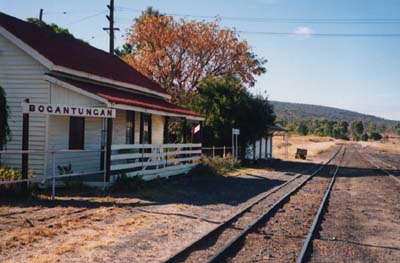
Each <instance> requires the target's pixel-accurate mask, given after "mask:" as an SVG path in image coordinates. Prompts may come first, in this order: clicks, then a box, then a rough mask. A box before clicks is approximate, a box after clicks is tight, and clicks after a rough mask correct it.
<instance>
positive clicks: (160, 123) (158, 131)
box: [151, 115, 164, 144]
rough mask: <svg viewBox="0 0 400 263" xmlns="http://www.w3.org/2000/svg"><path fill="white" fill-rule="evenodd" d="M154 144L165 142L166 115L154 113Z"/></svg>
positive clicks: (152, 141)
mask: <svg viewBox="0 0 400 263" xmlns="http://www.w3.org/2000/svg"><path fill="white" fill-rule="evenodd" d="M151 119H152V134H151V143H152V144H163V142H164V117H163V116H160V115H152V118H151Z"/></svg>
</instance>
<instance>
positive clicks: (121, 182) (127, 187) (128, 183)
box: [110, 174, 146, 193]
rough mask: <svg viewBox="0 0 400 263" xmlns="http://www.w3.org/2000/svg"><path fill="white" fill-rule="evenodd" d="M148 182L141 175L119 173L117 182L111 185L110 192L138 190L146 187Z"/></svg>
mask: <svg viewBox="0 0 400 263" xmlns="http://www.w3.org/2000/svg"><path fill="white" fill-rule="evenodd" d="M145 184H146V182H145V181H144V180H143V178H142V177H141V176H127V175H126V174H122V175H119V176H118V177H117V179H116V180H115V182H114V183H113V184H112V186H111V187H110V192H112V193H118V192H131V191H138V190H141V189H143V188H144V186H145Z"/></svg>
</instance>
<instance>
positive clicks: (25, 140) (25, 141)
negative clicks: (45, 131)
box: [21, 99, 29, 189]
mask: <svg viewBox="0 0 400 263" xmlns="http://www.w3.org/2000/svg"><path fill="white" fill-rule="evenodd" d="M24 102H25V103H29V99H25V100H24ZM22 150H23V151H28V150H29V113H23V115H22ZM28 158H29V156H28V153H23V154H22V164H21V174H22V179H23V180H27V179H28ZM22 185H23V188H25V189H27V188H28V182H26V184H24V183H23V184H22Z"/></svg>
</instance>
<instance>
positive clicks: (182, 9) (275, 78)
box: [0, 0, 400, 120]
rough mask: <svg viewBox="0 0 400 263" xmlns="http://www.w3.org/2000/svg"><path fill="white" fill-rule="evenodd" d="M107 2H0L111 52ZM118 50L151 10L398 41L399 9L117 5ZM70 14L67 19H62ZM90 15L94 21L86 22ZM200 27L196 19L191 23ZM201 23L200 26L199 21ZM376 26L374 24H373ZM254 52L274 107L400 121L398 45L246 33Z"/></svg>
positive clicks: (354, 0)
mask: <svg viewBox="0 0 400 263" xmlns="http://www.w3.org/2000/svg"><path fill="white" fill-rule="evenodd" d="M107 4H108V0H85V1H83V0H69V1H50V0H35V1H23V0H13V1H9V0H0V10H1V11H2V12H5V13H7V14H10V15H13V16H16V17H19V18H21V19H26V18H27V17H37V16H38V14H39V9H40V8H44V10H45V14H44V20H45V21H46V22H54V23H57V24H59V25H60V26H63V27H67V28H68V29H69V30H70V31H71V32H72V33H73V34H74V35H75V36H76V37H78V38H82V39H84V40H86V41H88V42H90V43H91V44H92V45H93V46H95V47H98V48H102V49H104V50H107V49H108V35H107V33H106V32H104V31H102V30H101V28H102V27H105V26H107V20H106V18H105V13H101V12H102V11H104V12H105V11H106V5H107ZM115 5H116V14H115V20H116V26H118V27H120V28H121V32H120V33H118V34H117V35H116V36H117V39H116V43H117V45H119V46H120V45H121V44H122V43H123V42H124V37H123V36H122V35H123V34H124V32H125V30H126V28H127V27H128V26H129V25H130V24H131V22H130V21H131V19H132V18H134V17H136V16H137V15H138V14H139V12H138V10H144V9H145V8H146V7H147V6H153V7H155V8H156V9H159V10H160V11H161V12H164V13H169V14H188V15H195V16H216V15H219V16H221V17H222V20H221V24H222V25H223V26H226V27H235V28H236V29H237V30H240V31H253V32H254V31H262V32H294V31H296V30H298V31H301V32H304V33H307V32H313V33H317V34H319V33H322V34H324V33H344V34H391V33H395V34H400V1H396V0H392V1H391V0H385V1H366V0H329V1H328V0H325V1H321V0H304V1H298V0H264V1H263V0H247V1H222V0H212V1H210V0H202V1H195V0H192V1H189V0H169V1H157V0H146V1H132V0H131V1H130V0H115ZM63 11H67V14H62V13H61V12H63ZM91 15H93V16H92V17H89V16H91ZM224 17H246V18H249V17H250V18H278V19H304V18H305V19H398V20H397V23H380V24H377V23H368V24H365V23H363V24H359V23H351V24H340V23H339V24H338V23H334V24H332V23H330V24H326V23H325V24H321V23H312V21H309V20H308V21H293V20H292V21H290V23H283V22H282V21H272V20H265V19H264V20H263V21H262V22H254V21H248V20H243V19H240V20H229V19H224ZM191 19H195V18H191ZM196 19H201V18H196ZM341 21H343V20H341ZM368 21H371V20H368ZM241 37H242V38H243V39H246V40H247V41H248V42H249V43H250V45H251V46H252V48H253V50H254V51H255V52H256V53H257V54H258V55H259V56H262V57H264V58H266V59H268V60H269V62H268V63H267V65H266V66H267V69H268V72H267V74H265V75H263V76H261V77H259V78H258V82H257V84H256V87H255V88H252V89H253V92H255V93H264V92H265V91H266V92H267V94H268V96H269V98H270V99H271V100H281V101H289V102H300V103H311V104H319V105H326V106H333V107H339V108H344V109H349V110H354V111H358V112H363V113H369V114H373V115H377V116H381V117H385V118H390V119H397V120H400V72H399V69H400V37H379V38H378V37H375V38H366V37H363V38H362V37H358V38H356V37H318V36H271V35H262V34H249V33H241Z"/></svg>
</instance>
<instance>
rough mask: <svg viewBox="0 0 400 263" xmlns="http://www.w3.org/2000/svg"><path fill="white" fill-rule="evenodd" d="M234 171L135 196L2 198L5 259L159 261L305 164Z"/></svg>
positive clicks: (149, 188) (161, 184)
mask: <svg viewBox="0 0 400 263" xmlns="http://www.w3.org/2000/svg"><path fill="white" fill-rule="evenodd" d="M273 167H274V168H273V169H271V168H268V169H265V168H248V169H242V170H240V171H239V172H237V173H232V174H230V175H229V176H178V177H175V178H171V179H168V180H158V181H153V182H147V183H144V185H143V187H142V188H141V189H140V190H138V191H135V192H134V193H119V194H109V195H107V196H101V193H99V192H86V193H82V192H78V193H73V192H70V191H66V192H63V191H58V192H57V198H56V200H55V201H51V200H49V197H48V194H47V193H44V194H42V195H39V196H38V197H37V198H35V199H32V200H29V201H15V200H13V201H7V200H1V201H0V262H160V261H162V260H164V259H166V258H168V257H169V256H171V255H172V254H174V253H176V252H177V251H178V250H179V249H180V248H183V247H184V246H186V245H187V244H189V243H190V242H191V241H193V240H195V239H197V238H198V237H200V236H201V235H202V234H203V233H205V232H207V231H209V230H210V229H211V228H214V227H215V226H216V225H218V224H220V223H221V222H223V221H224V220H226V219H227V218H228V217H230V215H231V214H233V213H234V212H236V211H238V210H239V209H241V207H243V206H245V205H246V204H247V203H249V202H251V201H252V200H254V199H255V198H257V196H259V195H261V194H263V193H265V192H266V191H269V190H271V189H273V188H274V187H276V186H278V185H280V184H282V183H284V182H285V181H287V180H289V179H290V178H292V176H293V175H294V172H296V171H303V170H304V169H305V167H304V164H303V163H290V164H288V163H285V162H277V163H276V164H274V165H273Z"/></svg>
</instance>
